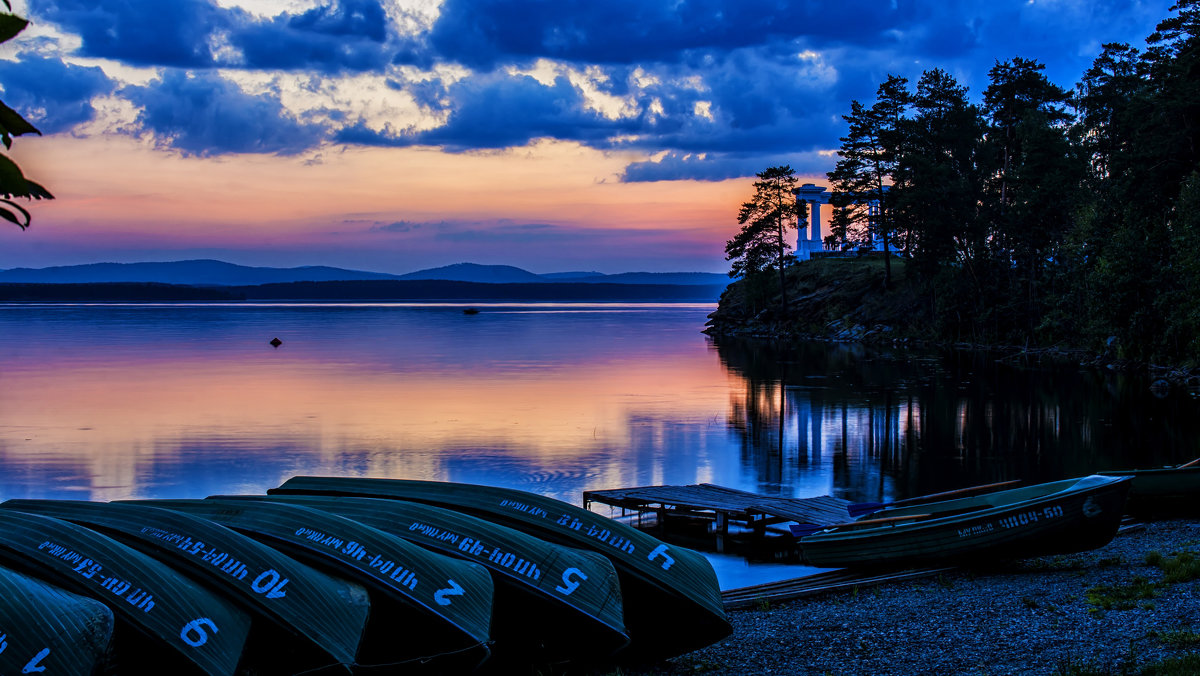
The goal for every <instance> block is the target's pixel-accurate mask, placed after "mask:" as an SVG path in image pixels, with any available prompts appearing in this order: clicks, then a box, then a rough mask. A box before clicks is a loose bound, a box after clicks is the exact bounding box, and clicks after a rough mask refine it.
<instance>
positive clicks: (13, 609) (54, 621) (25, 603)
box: [0, 567, 113, 674]
mask: <svg viewBox="0 0 1200 676" xmlns="http://www.w3.org/2000/svg"><path fill="white" fill-rule="evenodd" d="M112 634H113V614H112V611H111V610H109V609H108V607H107V606H105V605H104V604H103V603H100V602H98V601H93V600H92V599H88V598H84V597H82V596H79V595H77V594H72V593H70V592H67V591H64V590H62V589H59V588H58V587H55V586H53V585H50V584H47V583H45V582H42V581H41V580H37V579H35V578H32V577H29V576H27V575H22V574H21V573H18V572H16V571H14V570H10V569H8V568H2V567H0V674H33V673H43V672H44V673H46V674H91V673H95V672H97V671H99V670H100V669H101V668H102V667H103V661H104V658H105V655H106V652H107V651H108V647H109V644H110V642H111V641H112Z"/></svg>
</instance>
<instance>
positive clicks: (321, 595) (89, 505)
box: [0, 500, 370, 673]
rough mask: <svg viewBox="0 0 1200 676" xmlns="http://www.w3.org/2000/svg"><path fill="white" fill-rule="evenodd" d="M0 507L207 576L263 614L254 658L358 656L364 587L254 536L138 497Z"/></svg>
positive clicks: (298, 664)
mask: <svg viewBox="0 0 1200 676" xmlns="http://www.w3.org/2000/svg"><path fill="white" fill-rule="evenodd" d="M0 507H3V508H6V509H16V510H19V511H22V512H26V513H31V514H41V515H43V516H51V517H54V518H57V519H62V520H64V521H70V522H72V523H76V524H79V525H81V526H85V527H87V528H91V529H93V530H97V531H100V532H102V533H104V534H106V535H109V536H111V537H113V538H115V539H117V540H119V541H121V542H124V543H125V544H127V545H129V546H131V547H133V548H135V549H138V550H139V551H141V552H143V553H145V554H147V555H148V556H151V557H154V558H156V559H158V560H160V561H162V562H163V563H166V564H168V565H170V566H171V567H173V568H176V569H179V570H181V571H183V572H185V573H187V574H188V575H189V576H191V577H194V578H195V579H197V580H203V581H205V582H207V583H209V584H210V585H211V586H213V587H214V588H216V589H217V590H219V591H221V592H223V593H224V594H226V595H227V596H229V597H230V598H231V599H232V600H233V601H235V602H237V603H238V604H239V605H240V606H242V607H243V608H244V609H246V610H247V611H248V612H250V613H252V614H253V615H254V616H255V617H257V618H262V619H263V621H261V622H255V623H254V626H253V628H252V631H251V635H250V638H249V640H248V641H247V652H250V653H254V652H262V651H266V650H269V651H270V655H269V656H268V655H251V656H250V661H251V662H252V663H260V662H269V663H270V664H271V667H272V669H273V670H277V671H279V672H282V673H294V672H300V671H306V670H310V669H314V668H319V667H322V666H328V665H331V664H340V665H347V666H349V665H352V664H354V663H355V661H356V656H357V653H358V647H359V642H360V641H361V639H362V635H363V631H364V629H365V627H366V623H367V615H368V612H369V610H370V605H369V602H368V598H367V592H366V590H365V589H363V588H362V587H361V586H359V585H357V584H354V583H351V582H347V581H345V580H341V579H338V578H335V577H331V576H329V575H326V574H324V573H321V572H319V571H317V570H315V569H314V568H312V567H310V566H308V565H306V564H303V563H300V562H299V561H297V560H295V559H294V558H291V557H289V556H286V555H285V554H283V553H281V552H279V551H277V550H275V549H272V548H271V547H268V546H266V545H264V544H262V543H260V542H258V541H257V540H254V539H253V538H250V537H247V536H245V535H242V534H241V533H238V532H236V531H234V530H231V529H229V528H225V527H224V526H221V525H218V524H216V523H214V522H212V521H207V520H204V519H200V518H197V517H195V516H192V515H190V514H185V513H182V512H173V511H170V510H166V509H161V508H158V507H149V506H146V505H138V504H128V503H103V502H83V501H73V500H9V501H8V502H5V503H3V504H2V505H0ZM259 658H261V660H260V659H259ZM0 673H4V672H0Z"/></svg>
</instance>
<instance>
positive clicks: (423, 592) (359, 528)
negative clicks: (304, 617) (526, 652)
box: [132, 500, 493, 672]
mask: <svg viewBox="0 0 1200 676" xmlns="http://www.w3.org/2000/svg"><path fill="white" fill-rule="evenodd" d="M132 504H139V505H149V506H153V507H161V508H164V509H169V510H173V511H178V512H184V513H187V514H192V515H194V516H197V517H200V518H202V519H207V520H209V521H214V522H216V523H219V524H221V525H223V526H226V527H228V528H232V529H234V530H236V531H239V532H242V533H245V534H247V535H249V536H251V537H254V538H256V539H259V540H261V541H263V542H264V543H265V544H268V545H270V546H272V547H278V548H280V549H282V550H283V551H285V552H287V553H288V554H290V555H291V556H294V557H296V558H298V559H300V560H302V561H304V562H306V563H309V564H311V565H313V566H315V567H317V568H320V569H322V570H325V571H327V572H330V573H331V574H333V575H336V576H339V577H348V578H351V579H353V580H355V581H357V582H359V583H361V584H362V585H364V586H365V587H366V588H367V589H368V590H369V591H370V592H371V593H372V598H371V619H370V621H369V622H368V626H367V633H366V638H365V639H364V642H363V645H362V648H361V650H360V655H359V666H364V667H370V666H374V665H388V666H389V667H393V668H395V669H401V668H407V669H409V670H414V669H418V668H422V667H423V668H425V669H427V670H430V671H434V672H449V671H461V670H466V669H470V668H473V667H475V666H477V665H479V664H480V663H481V662H483V661H484V660H485V659H487V657H488V654H489V649H488V643H489V642H490V640H491V639H490V635H489V629H490V622H491V616H492V595H493V586H492V579H491V576H490V575H489V574H488V572H487V570H486V569H485V568H483V567H482V566H480V565H478V564H475V563H469V562H465V561H460V560H458V559H452V558H449V557H446V556H442V555H440V554H434V553H432V552H429V551H426V550H424V549H422V548H420V547H417V546H416V545H413V544H411V543H409V542H406V541H404V540H402V539H400V538H397V537H396V536H394V535H391V534H389V533H385V532H383V531H381V530H379V529H377V528H371V527H370V526H366V525H364V524H361V523H358V522H357V521H352V520H350V519H346V518H344V517H341V516H337V515H335V514H331V513H329V512H323V511H320V510H316V509H311V508H308V507H304V506H301V505H294V504H282V503H278V502H266V501H251V500H139V501H134V502H133V503H132Z"/></svg>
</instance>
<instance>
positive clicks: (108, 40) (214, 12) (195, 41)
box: [29, 0, 229, 67]
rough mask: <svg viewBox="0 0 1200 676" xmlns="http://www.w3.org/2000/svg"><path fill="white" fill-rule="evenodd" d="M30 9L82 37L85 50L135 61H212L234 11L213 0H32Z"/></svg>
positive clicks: (189, 63) (197, 63)
mask: <svg viewBox="0 0 1200 676" xmlns="http://www.w3.org/2000/svg"><path fill="white" fill-rule="evenodd" d="M29 8H30V12H31V14H32V15H33V16H34V17H36V18H41V19H46V20H48V21H52V22H54V23H56V24H59V25H60V26H62V27H63V28H64V29H66V30H68V31H71V32H74V33H75V34H77V35H79V37H81V38H82V39H83V45H82V46H81V48H80V53H81V54H83V55H85V56H93V57H99V58H105V59H114V60H116V61H122V62H124V63H129V64H133V65H163V66H178V67H201V66H207V65H210V64H211V63H212V61H213V54H212V50H211V47H210V41H209V38H210V36H211V35H212V33H213V31H214V30H218V29H220V28H222V27H224V24H225V23H226V17H227V16H228V15H229V12H226V11H222V10H220V9H218V8H217V6H216V5H215V4H214V3H213V2H211V1H210V0H120V1H119V2H106V1H104V0H30V3H29Z"/></svg>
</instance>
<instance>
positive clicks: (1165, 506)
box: [1100, 466, 1200, 517]
mask: <svg viewBox="0 0 1200 676" xmlns="http://www.w3.org/2000/svg"><path fill="white" fill-rule="evenodd" d="M1100 474H1101V475H1103V476H1112V477H1129V478H1131V479H1133V487H1132V488H1130V490H1129V503H1128V505H1127V506H1126V509H1127V511H1128V512H1129V513H1130V514H1133V515H1134V516H1138V517H1170V516H1197V515H1200V466H1196V467H1165V468H1163V469H1139V470H1128V471H1118V472H1100Z"/></svg>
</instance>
